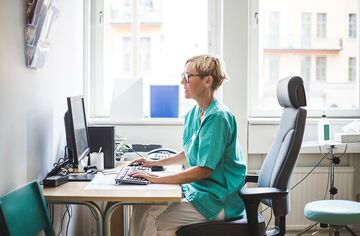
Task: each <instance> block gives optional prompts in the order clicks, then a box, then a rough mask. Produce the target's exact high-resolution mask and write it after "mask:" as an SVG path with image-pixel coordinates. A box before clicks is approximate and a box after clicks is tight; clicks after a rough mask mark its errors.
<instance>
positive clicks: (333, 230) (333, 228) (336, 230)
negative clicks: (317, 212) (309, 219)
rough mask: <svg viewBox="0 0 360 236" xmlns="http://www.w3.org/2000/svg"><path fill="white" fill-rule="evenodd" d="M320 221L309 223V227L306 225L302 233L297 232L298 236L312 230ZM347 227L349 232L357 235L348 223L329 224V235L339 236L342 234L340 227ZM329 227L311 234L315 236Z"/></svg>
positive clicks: (354, 235)
mask: <svg viewBox="0 0 360 236" xmlns="http://www.w3.org/2000/svg"><path fill="white" fill-rule="evenodd" d="M318 224H319V223H317V222H315V223H313V224H311V225H309V226H308V227H306V228H305V229H304V230H303V231H301V232H300V233H298V234H296V236H301V235H303V234H305V233H306V232H308V231H309V230H311V229H312V228H314V227H315V226H316V225H318ZM342 228H345V229H346V230H347V231H349V233H350V234H351V235H353V236H356V234H355V232H354V231H352V230H351V229H350V228H349V227H348V226H347V225H329V226H328V230H329V235H334V236H339V235H340V229H342ZM326 229H327V228H321V229H319V230H317V231H315V232H313V233H312V234H311V235H312V236H314V235H316V234H318V233H320V232H321V231H324V230H326Z"/></svg>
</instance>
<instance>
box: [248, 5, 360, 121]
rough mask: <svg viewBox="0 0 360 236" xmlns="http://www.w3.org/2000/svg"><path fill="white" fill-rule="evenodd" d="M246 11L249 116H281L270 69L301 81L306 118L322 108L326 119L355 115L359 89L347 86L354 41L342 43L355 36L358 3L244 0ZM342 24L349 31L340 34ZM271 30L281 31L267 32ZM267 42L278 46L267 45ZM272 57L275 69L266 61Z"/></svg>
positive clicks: (352, 71)
mask: <svg viewBox="0 0 360 236" xmlns="http://www.w3.org/2000/svg"><path fill="white" fill-rule="evenodd" d="M325 5H326V6H327V7H326V10H324V6H325ZM250 9H251V12H250V14H249V15H250V16H254V19H250V24H251V25H250V32H251V34H250V40H249V41H250V58H252V60H250V78H251V79H250V80H249V83H250V85H249V87H250V89H251V91H250V93H251V94H253V95H254V96H252V98H251V99H250V105H249V107H250V116H251V117H277V116H279V115H280V114H281V112H280V111H281V110H280V109H279V106H278V102H277V99H276V92H275V91H276V85H277V81H278V79H270V78H274V74H275V71H276V74H278V78H279V79H280V78H285V77H289V76H296V75H300V76H301V77H302V78H303V79H304V85H305V88H306V95H307V104H308V105H307V110H308V115H309V117H320V116H321V114H322V111H323V110H326V111H327V115H329V116H330V117H331V116H333V117H347V116H349V117H354V116H360V107H359V103H360V101H359V98H360V93H359V86H360V85H359V83H351V84H349V80H350V81H357V80H358V78H357V74H356V70H358V68H356V63H357V62H356V58H357V57H358V56H357V55H358V52H359V43H358V41H357V40H347V39H348V38H349V37H350V38H356V33H357V27H358V26H357V24H356V21H357V19H356V16H357V12H358V9H359V0H349V1H346V2H344V1H327V0H318V1H315V2H314V1H312V0H303V1H301V2H294V1H288V0H266V1H262V0H258V1H250ZM349 12H352V13H351V14H349ZM275 13H276V14H275ZM257 14H258V16H259V17H255V16H257ZM277 15H278V16H281V17H278V18H277V17H276V16H277ZM312 16H314V17H315V18H314V19H316V20H315V21H313V20H312ZM258 19H259V20H258ZM274 19H278V20H274ZM275 22H276V23H275ZM348 24H349V32H348V30H347V29H346V28H345V30H344V26H346V25H348ZM274 29H281V30H279V33H278V34H270V33H269V32H275V31H274ZM315 29H316V30H315ZM276 32H277V30H276ZM312 34H314V35H315V34H316V37H312ZM271 35H273V36H271ZM271 37H273V38H271ZM273 42H278V45H277V46H276V47H269V45H272V44H273ZM275 55H276V56H277V57H278V67H274V66H273V65H274V64H276V63H275V62H274V60H273V59H270V58H271V57H273V56H275ZM349 58H353V59H349ZM274 68H278V69H274ZM334 94H336V95H337V96H334Z"/></svg>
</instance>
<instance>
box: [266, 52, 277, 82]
mask: <svg viewBox="0 0 360 236" xmlns="http://www.w3.org/2000/svg"><path fill="white" fill-rule="evenodd" d="M268 59H269V64H268V65H269V79H270V80H273V81H274V80H275V81H276V80H278V79H279V57H277V56H269V57H268Z"/></svg>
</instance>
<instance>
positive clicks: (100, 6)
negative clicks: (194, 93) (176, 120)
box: [87, 0, 222, 121]
mask: <svg viewBox="0 0 360 236" xmlns="http://www.w3.org/2000/svg"><path fill="white" fill-rule="evenodd" d="M89 6H91V32H90V35H91V37H90V45H92V46H91V53H90V55H91V58H90V66H89V67H90V68H89V70H90V74H91V75H90V79H89V82H88V85H87V89H88V94H89V99H88V100H89V102H90V106H89V111H90V118H99V117H105V118H110V119H113V120H124V121H141V120H143V119H144V118H145V119H147V118H149V117H150V116H149V112H150V107H149V106H150V103H149V100H150V86H152V85H180V82H181V76H180V75H181V73H182V72H183V69H184V63H185V61H186V60H187V59H188V58H189V57H191V56H194V55H196V54H204V53H212V54H215V55H221V51H220V48H221V47H220V45H221V29H220V26H221V11H222V2H221V1H213V0H198V1H191V0H174V1H166V0H101V1H100V0H99V1H98V0H92V1H91V4H89ZM189 6H191V7H189ZM187 16H196V20H194V18H193V17H187ZM88 25H90V23H88ZM89 29H90V28H89ZM179 94H180V95H179V96H180V97H179V99H180V102H179V103H180V104H179V116H180V118H181V117H183V116H184V114H185V113H186V112H187V111H188V110H189V109H190V108H191V107H192V106H193V105H194V102H193V101H191V100H186V99H185V98H184V96H183V92H182V91H181V90H180V91H179ZM128 104H131V106H130V105H128Z"/></svg>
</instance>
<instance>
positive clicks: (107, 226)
mask: <svg viewBox="0 0 360 236" xmlns="http://www.w3.org/2000/svg"><path fill="white" fill-rule="evenodd" d="M123 205H124V203H123V202H111V203H108V205H107V206H106V209H105V212H104V236H110V229H111V221H110V219H111V216H112V214H113V213H114V211H115V210H116V209H117V208H118V207H120V206H123ZM124 212H125V211H124ZM123 217H124V223H125V224H124V226H123V227H124V236H126V235H127V225H126V224H127V222H125V218H126V217H128V216H127V215H126V216H125V215H124V216H123ZM125 231H126V232H125Z"/></svg>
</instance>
